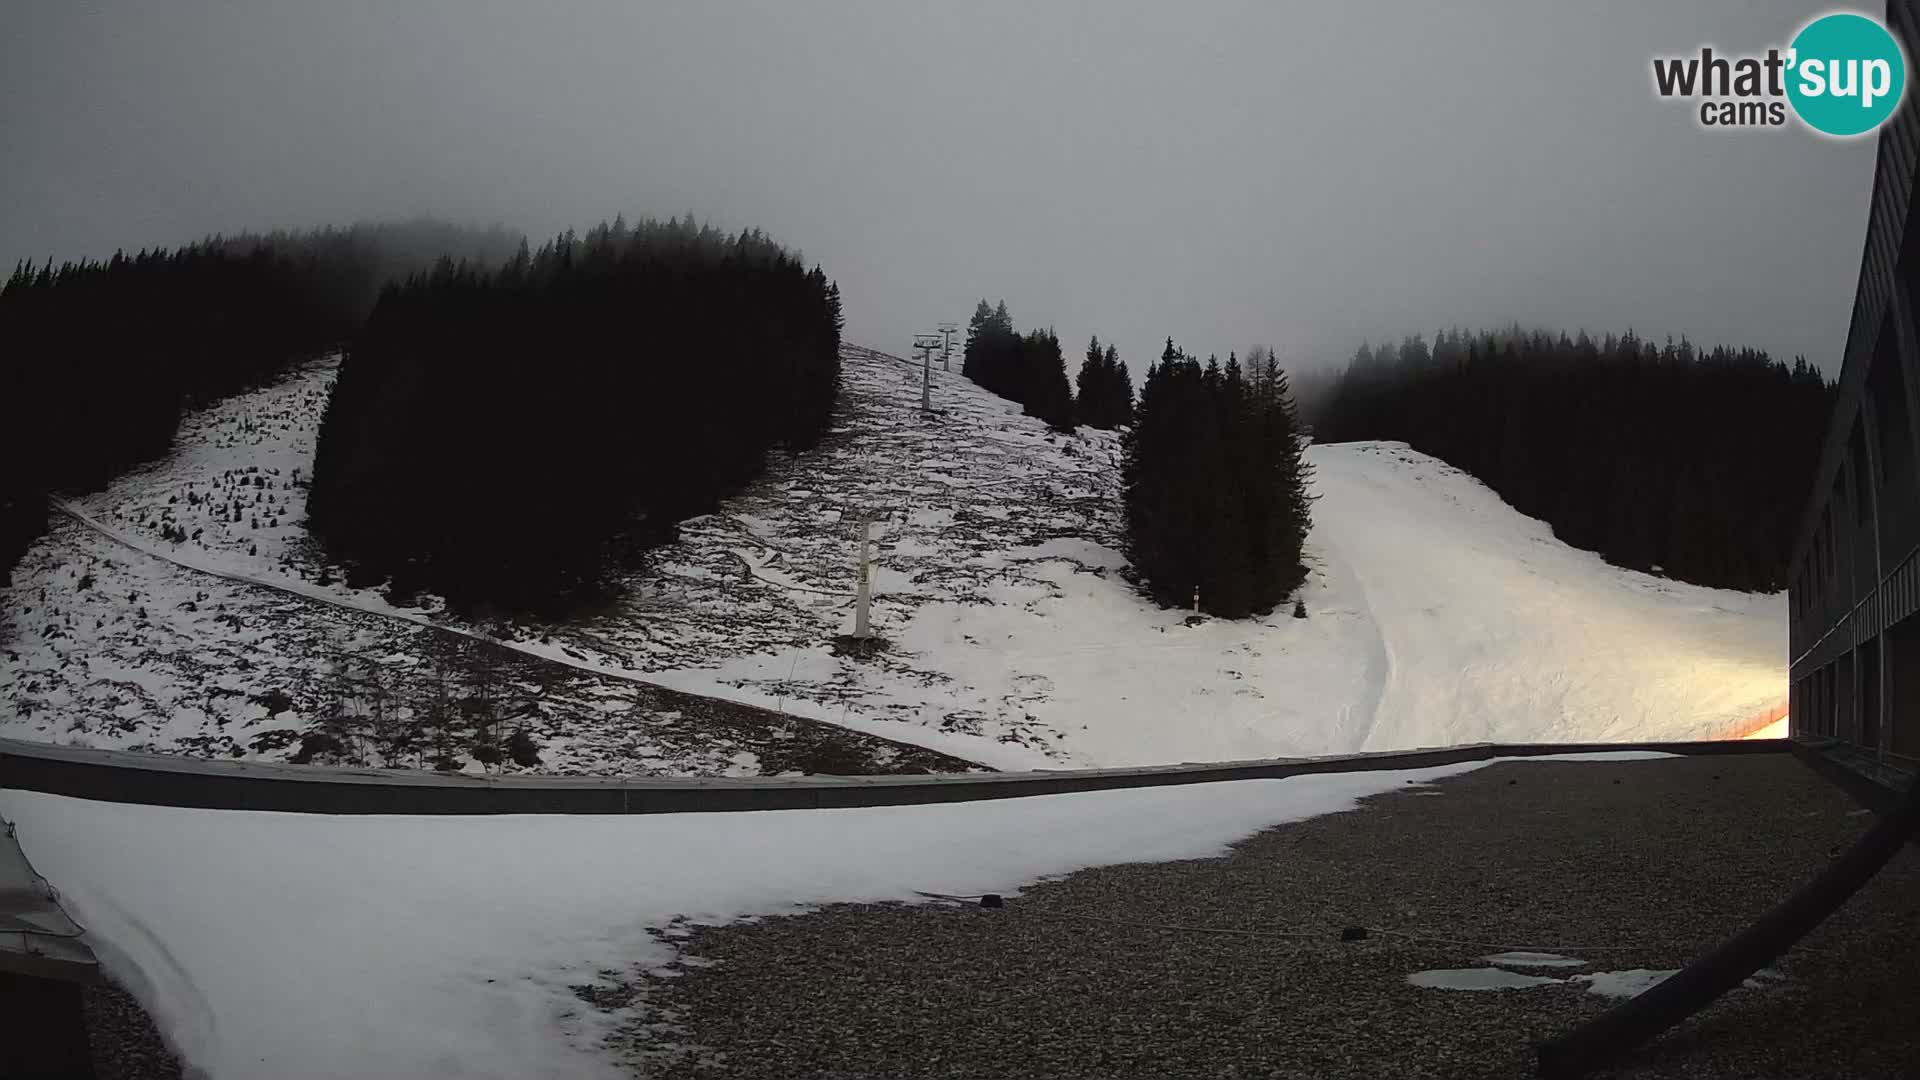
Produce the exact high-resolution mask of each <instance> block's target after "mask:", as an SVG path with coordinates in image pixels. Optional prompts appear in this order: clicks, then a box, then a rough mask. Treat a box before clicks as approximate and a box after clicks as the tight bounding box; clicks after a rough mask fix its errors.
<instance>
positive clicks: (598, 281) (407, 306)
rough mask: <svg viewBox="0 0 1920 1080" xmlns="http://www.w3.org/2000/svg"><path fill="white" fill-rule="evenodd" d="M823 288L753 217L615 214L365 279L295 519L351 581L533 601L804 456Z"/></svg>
mask: <svg viewBox="0 0 1920 1080" xmlns="http://www.w3.org/2000/svg"><path fill="white" fill-rule="evenodd" d="M841 321H842V320H841V313H840V294H839V289H838V287H837V286H835V285H833V284H832V283H830V282H829V281H828V280H827V278H826V275H825V274H824V273H822V272H821V271H820V270H819V269H818V268H815V269H813V270H811V271H809V270H807V269H805V267H804V266H803V265H802V264H801V262H800V260H799V259H798V257H797V256H795V255H793V254H791V253H789V252H788V251H786V250H785V249H783V248H781V247H780V246H779V245H778V244H776V243H774V242H773V241H772V240H770V239H768V238H767V237H766V236H764V235H762V234H761V233H759V232H758V231H748V232H742V233H739V234H735V235H727V234H723V233H721V232H720V231H718V230H716V229H713V228H712V227H702V226H699V225H697V224H695V223H694V222H693V220H692V219H691V218H688V219H687V220H685V221H666V222H655V221H644V222H642V223H640V224H639V225H637V226H635V227H632V228H629V227H628V226H627V224H626V222H625V221H623V220H616V221H615V222H614V223H612V224H611V225H607V224H603V225H600V226H597V227H595V228H594V229H592V230H590V231H589V232H588V233H587V234H586V236H585V237H579V236H576V235H575V234H574V233H572V232H571V231H570V232H568V233H566V234H565V235H562V236H561V237H559V238H558V239H556V240H554V241H553V242H551V243H548V244H546V245H544V246H543V247H541V248H540V250H539V251H538V252H532V253H529V252H527V251H525V250H522V251H521V252H520V253H519V254H518V255H516V256H515V257H514V258H513V259H512V260H510V261H509V262H508V263H507V264H506V265H505V266H504V267H503V268H501V269H500V270H499V271H498V272H494V273H489V272H484V271H480V270H475V269H473V268H470V267H461V266H456V265H452V264H443V265H441V266H440V267H438V268H436V269H435V270H433V271H432V272H431V273H428V274H425V275H422V276H419V277H415V278H413V279H411V280H409V281H407V282H406V283H405V284H404V285H399V286H395V287H391V288H389V289H387V290H386V291H384V292H383V293H382V295H381V297H380V299H379V302H378V303H377V304H376V305H375V307H374V310H373V314H372V315H371V316H370V318H369V319H368V321H367V325H366V328H365V330H364V331H362V332H361V333H360V334H359V335H358V336H357V337H356V338H355V339H354V341H353V342H352V344H351V345H350V346H349V348H348V350H347V355H346V358H345V360H344V362H343V363H342V365H341V369H340V376H339V379H338V381H337V382H336V384H335V386H334V391H333V396H332V398H331V400H330V401H329V403H328V406H327V411H326V415H325V417H324V419H323V420H322V423H321V428H320V433H319V444H318V447H317V451H316V457H315V462H314V476H313V486H312V490H311V493H310V501H309V504H308V519H309V526H310V528H311V529H312V531H313V532H314V534H315V535H316V536H318V537H319V538H320V539H321V540H322V541H323V542H324V543H325V544H326V545H327V547H328V550H329V551H330V552H331V553H332V554H333V555H334V556H335V557H337V558H340V559H341V560H343V561H345V562H347V563H348V564H349V565H350V566H351V567H353V569H354V571H355V572H356V574H358V575H359V577H360V578H361V579H363V580H378V579H381V578H390V579H391V581H392V587H393V590H394V591H395V592H396V593H399V594H402V595H404V594H406V593H409V592H412V591H413V590H416V589H422V588H424V589H431V590H433V591H435V592H438V593H440V594H441V595H443V596H446V597H447V598H448V599H449V600H450V601H451V602H453V603H454V604H456V605H472V604H480V603H485V604H489V605H498V606H501V607H506V608H510V609H514V610H534V611H539V610H543V609H549V608H554V607H556V606H558V605H563V604H566V603H569V602H571V601H573V600H574V599H576V598H578V597H580V596H582V595H584V594H586V593H588V592H590V591H591V590H592V589H593V588H594V587H595V586H597V585H598V584H599V583H600V581H601V580H602V578H603V575H604V572H605V571H606V570H607V568H608V567H609V566H611V565H613V564H614V562H615V561H616V560H619V559H621V558H623V557H627V556H631V555H633V554H636V553H637V552H639V551H642V550H645V549H646V548H648V547H650V546H653V545H657V544H659V543H662V542H665V541H666V540H668V539H670V538H671V537H672V536H673V535H674V526H675V524H676V523H677V522H679V521H681V520H682V519H684V518H686V517H688V516H690V515H694V514H699V513H704V512H707V511H710V510H712V509H713V507H714V506H715V505H716V504H717V502H718V501H719V500H720V499H721V498H722V497H724V496H726V495H728V494H730V493H732V492H735V491H737V490H739V489H740V488H741V487H742V486H744V485H745V484H747V483H748V482H749V481H751V480H752V479H754V478H755V477H756V476H758V475H760V473H761V471H762V469H763V468H764V466H765V462H766V457H767V454H768V453H769V452H771V451H775V450H785V451H789V452H791V451H797V450H802V449H805V448H807V447H810V446H812V445H813V444H814V443H815V442H817V441H818V440H819V439H820V437H821V436H822V435H823V434H824V433H825V431H826V429H827V425H828V422H829V418H830V415H831V413H832V410H833V405H834V400H835V397H836V395H837V393H838V387H839V374H840V355H839V348H840V330H841Z"/></svg>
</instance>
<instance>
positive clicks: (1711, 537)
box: [1313, 328, 1833, 591]
mask: <svg viewBox="0 0 1920 1080" xmlns="http://www.w3.org/2000/svg"><path fill="white" fill-rule="evenodd" d="M1832 400H1833V391H1832V387H1831V386H1830V385H1829V384H1828V383H1827V382H1826V381H1825V380H1824V379H1823V378H1822V376H1821V375H1820V372H1819V371H1818V370H1817V369H1815V368H1813V367H1811V366H1810V365H1808V364H1807V362H1806V361H1805V360H1804V359H1797V360H1795V362H1794V363H1793V365H1792V366H1791V367H1789V366H1787V365H1786V364H1783V363H1780V362H1778V361H1776V360H1773V359H1772V358H1770V357H1769V356H1768V355H1767V354H1766V353H1764V352H1760V351H1757V350H1753V349H1728V348H1714V349H1712V350H1710V351H1706V352H1702V351H1700V350H1697V349H1695V348H1694V346H1693V345H1692V344H1691V343H1690V342H1688V341H1686V340H1685V339H1682V340H1681V341H1680V342H1678V343H1675V342H1673V341H1672V340H1670V339H1669V340H1668V341H1667V342H1666V343H1665V344H1664V345H1657V344H1655V343H1654V342H1652V341H1646V340H1642V339H1640V338H1638V337H1636V336H1635V335H1634V334H1633V333H1632V332H1631V331H1629V332H1628V333H1625V334H1622V335H1620V336H1618V337H1615V336H1614V335H1612V334H1609V335H1607V336H1606V337H1605V338H1604V339H1603V340H1601V341H1598V342H1595V341H1594V340H1592V339H1591V338H1589V337H1588V336H1587V335H1586V334H1585V333H1581V334H1579V335H1577V336H1575V337H1572V338H1569V337H1568V336H1567V335H1566V334H1564V333H1563V334H1559V335H1553V334H1549V333H1545V332H1538V331H1535V332H1525V331H1521V330H1519V329H1518V328H1514V329H1511V330H1508V331H1504V332H1500V333H1487V332H1482V333H1478V334H1463V333H1460V332H1459V331H1449V332H1447V333H1444V334H1442V335H1440V336H1439V337H1438V338H1437V339H1436V340H1435V341H1434V342H1433V343H1432V345H1431V346H1429V344H1428V343H1427V342H1426V341H1425V340H1423V339H1422V338H1419V337H1413V338H1408V339H1406V340H1405V341H1403V342H1401V343H1400V345H1399V346H1397V347H1395V346H1391V345H1382V346H1379V347H1374V348H1369V347H1367V346H1364V345H1363V346H1361V348H1360V351H1359V352H1358V354H1357V355H1356V356H1355V357H1354V359H1353V362H1352V364H1351V365H1350V366H1349V367H1348V368H1347V370H1346V372H1345V374H1344V375H1343V376H1342V377H1341V378H1340V379H1339V381H1338V383H1337V384H1336V386H1335V387H1334V388H1333V390H1332V392H1331V393H1329V394H1327V395H1326V396H1325V398H1324V399H1323V400H1322V402H1321V404H1320V406H1319V413H1318V415H1316V416H1314V417H1313V421H1314V430H1315V434H1316V438H1318V439H1319V440H1320V441H1323V442H1340V441H1347V440H1359V439H1388V440H1398V441H1403V442H1406V443H1408V444H1410V445H1411V446H1412V447H1413V448H1414V449H1416V450H1419V451H1421V452H1423V453H1427V454H1431V455H1433V456H1434V457H1437V458H1440V459H1441V460H1443V461H1446V462H1447V463H1449V464H1451V465H1454V466H1456V467H1458V468H1460V469H1464V470H1465V471H1467V472H1469V473H1471V474H1473V475H1474V476H1475V477H1478V478H1479V479H1480V480H1481V481H1482V482H1484V483H1485V484H1487V486H1488V487H1490V488H1492V489H1493V490H1494V491H1495V492H1498V493H1499V494H1500V496H1501V497H1502V498H1504V499H1505V500H1506V501H1507V502H1509V503H1511V504H1512V505H1513V506H1514V507H1515V508H1516V509H1518V510H1520V511H1521V512H1522V513H1525V514H1528V515H1530V516H1532V517H1537V518H1540V519H1542V520H1544V521H1546V522H1547V523H1548V524H1550V525H1552V526H1553V530H1554V533H1555V535H1557V536H1559V537H1560V538H1561V539H1562V540H1564V541H1566V542H1567V543H1569V544H1571V545H1573V546H1575V547H1579V548H1585V549H1587V550H1590V551H1594V552H1597V553H1599V554H1600V555H1601V556H1603V557H1605V558H1606V559H1607V560H1608V561H1609V562H1612V563H1615V564H1616V565H1619V566H1624V567H1629V568H1632V569H1636V570H1645V571H1658V572H1663V573H1665V574H1667V575H1669V576H1672V577H1675V578H1678V579H1680V580H1683V581H1689V582H1693V583H1696V584H1700V585H1708V586H1715V587H1721V588H1731V589H1742V590H1750V591H1772V590H1776V589H1780V588H1783V587H1784V586H1785V584H1786V564H1787V559H1788V557H1789V554H1790V552H1789V548H1790V546H1791V545H1792V543H1793V538H1794V534H1795V531H1796V527H1797V524H1798V517H1799V515H1800V512H1801V511H1802V509H1804V506H1805V501H1806V493H1807V489H1808V487H1809V486H1810V485H1811V484H1812V474H1813V469H1814V467H1815V465H1816V464H1817V458H1818V456H1819V453H1820V443H1821V439H1822V437H1823V435H1824V434H1825V431H1826V422H1827V413H1828V412H1829V411H1830V409H1831V407H1832Z"/></svg>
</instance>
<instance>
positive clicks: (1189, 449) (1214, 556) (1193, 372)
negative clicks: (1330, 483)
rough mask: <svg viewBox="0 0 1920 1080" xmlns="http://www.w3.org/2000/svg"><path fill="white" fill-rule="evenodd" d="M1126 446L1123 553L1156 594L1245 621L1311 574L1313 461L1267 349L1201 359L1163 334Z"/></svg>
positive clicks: (1160, 598) (1168, 601) (1283, 377)
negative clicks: (1306, 554) (1244, 358)
mask: <svg viewBox="0 0 1920 1080" xmlns="http://www.w3.org/2000/svg"><path fill="white" fill-rule="evenodd" d="M1122 447H1123V450H1124V453H1125V463H1124V473H1125V477H1124V480H1125V492H1126V494H1125V503H1126V517H1127V545H1128V554H1129V556H1130V557H1131V559H1132V561H1133V565H1134V566H1135V568H1137V569H1138V570H1139V572H1140V573H1141V574H1142V575H1144V577H1145V578H1146V588H1147V591H1148V592H1149V593H1150V594H1151V595H1152V596H1153V598H1154V599H1155V600H1156V601H1158V602H1159V603H1161V604H1162V605H1165V606H1169V607H1186V606H1188V605H1190V604H1197V605H1198V606H1199V608H1200V609H1201V610H1202V611H1205V612H1208V613H1209V614H1213V615H1218V616H1222V617H1225V618H1243V617H1245V616H1248V615H1256V614H1265V613H1267V612H1269V611H1272V610H1273V609H1274V607H1275V606H1277V605H1278V604H1279V603H1280V602H1281V601H1283V600H1285V599H1286V598H1287V597H1288V596H1290V595H1292V594H1293V592H1294V591H1295V590H1296V589H1298V588H1299V587H1300V585H1301V583H1302V582H1304V581H1305V580H1306V575H1307V570H1306V564H1305V561H1304V559H1303V555H1302V552H1303V549H1304V546H1305V544H1306V539H1307V531H1308V529H1309V528H1310V527H1311V526H1312V505H1311V501H1312V500H1311V497H1310V496H1309V495H1308V492H1307V481H1308V479H1309V476H1310V469H1309V467H1308V465H1307V463H1306V461H1305V459H1304V458H1303V456H1302V455H1303V451H1304V448H1305V440H1304V439H1303V438H1302V437H1301V432H1300V426H1299V421H1298V418H1297V417H1296V416H1295V414H1294V408H1293V398H1292V395H1291V392H1290V391H1289V389H1288V386H1287V375H1286V372H1284V371H1282V370H1281V369H1280V366H1279V364H1277V363H1276V362H1275V361H1274V357H1273V352H1272V350H1270V349H1260V350H1257V351H1256V352H1255V353H1253V354H1250V355H1249V356H1248V364H1247V367H1246V368H1245V369H1244V370H1243V369H1242V367H1241V365H1240V361H1239V360H1238V359H1237V358H1236V357H1233V356H1228V358H1227V363H1226V366H1225V367H1222V366H1221V364H1220V362H1219V361H1218V360H1215V359H1213V358H1211V357H1210V358H1208V360H1207V362H1206V364H1205V365H1204V366H1202V365H1201V364H1200V363H1199V361H1197V360H1195V359H1194V358H1193V357H1191V356H1188V355H1187V354H1186V353H1184V352H1182V351H1180V350H1179V349H1176V348H1175V347H1174V345H1173V341H1172V340H1171V339H1169V340H1168V341H1167V348H1166V351H1165V352H1164V353H1163V354H1161V357H1160V362H1159V363H1157V364H1155V365H1154V366H1153V367H1151V368H1148V369H1147V377H1146V381H1145V383H1144V384H1142V386H1141V389H1140V403H1139V406H1138V408H1137V409H1136V410H1135V413H1134V419H1133V426H1132V428H1130V429H1129V430H1128V431H1127V433H1126V435H1125V436H1123V438H1122Z"/></svg>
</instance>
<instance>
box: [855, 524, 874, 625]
mask: <svg viewBox="0 0 1920 1080" xmlns="http://www.w3.org/2000/svg"><path fill="white" fill-rule="evenodd" d="M872 528H873V523H872V522H871V521H862V522H861V523H860V579H859V584H858V585H856V586H855V587H854V594H853V636H854V637H856V638H860V639H862V640H864V639H866V638H870V637H872V636H873V629H872V627H871V626H870V625H869V624H868V609H869V608H870V607H871V606H872V604H873V572H872V570H871V569H869V564H868V562H867V547H868V544H869V543H870V542H871V539H872V533H871V532H870V530H871V529H872Z"/></svg>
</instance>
